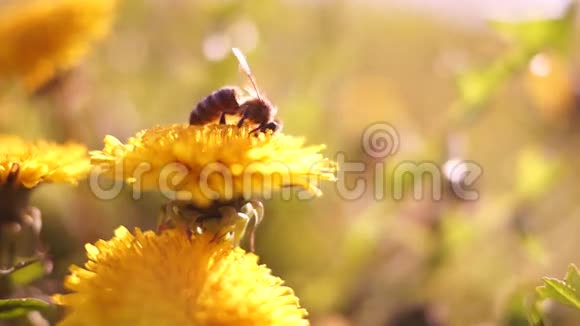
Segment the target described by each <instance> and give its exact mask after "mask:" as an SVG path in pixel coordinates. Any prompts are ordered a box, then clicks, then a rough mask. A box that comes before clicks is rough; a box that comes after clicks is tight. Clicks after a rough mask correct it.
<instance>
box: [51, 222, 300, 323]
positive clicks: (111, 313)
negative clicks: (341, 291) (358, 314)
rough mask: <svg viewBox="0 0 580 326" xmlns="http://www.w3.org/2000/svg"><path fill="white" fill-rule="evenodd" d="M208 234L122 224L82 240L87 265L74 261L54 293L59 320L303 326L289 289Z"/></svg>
mask: <svg viewBox="0 0 580 326" xmlns="http://www.w3.org/2000/svg"><path fill="white" fill-rule="evenodd" d="M211 239H212V238H211V236H207V235H199V236H193V237H191V238H189V237H188V236H187V234H186V232H184V230H182V229H174V230H167V231H165V232H163V233H161V234H156V233H154V232H152V231H146V232H142V231H141V230H139V229H136V230H135V235H133V234H131V233H130V232H129V231H128V230H127V229H126V228H124V227H120V228H118V229H117V230H116V231H115V236H114V237H113V239H111V240H109V241H103V240H100V241H98V242H97V243H95V245H91V244H87V245H86V250H87V256H88V258H89V261H88V262H87V263H86V264H85V267H84V268H81V267H78V266H71V275H69V276H68V277H67V278H66V280H65V286H66V288H67V289H69V290H71V291H72V292H73V293H71V294H65V295H55V296H54V297H53V298H54V300H55V301H56V303H58V304H60V305H63V306H65V308H66V310H67V315H66V317H65V318H64V320H63V321H62V322H61V323H60V325H63V326H65V325H132V326H139V325H156V326H163V325H168V326H174V325H198V326H203V325H216V326H219V325H223V326H226V325H236V326H244V325H248V326H249V325H253V326H260V325H264V326H266V325H268V326H270V325H278V326H284V325H289V326H290V325H292V326H298V325H308V324H309V323H308V321H307V320H306V319H305V316H306V314H307V313H306V310H304V309H302V308H300V306H299V302H298V298H297V297H296V296H295V295H294V292H293V291H292V289H290V288H288V287H285V286H282V283H283V281H282V280H281V279H280V278H278V277H275V276H272V275H271V271H270V270H269V269H268V268H267V267H266V266H264V265H258V263H257V262H258V258H257V257H256V256H255V255H253V254H248V253H245V252H244V251H243V250H242V249H240V248H236V249H233V248H232V246H231V244H230V243H229V242H227V241H221V242H220V241H212V240H211Z"/></svg>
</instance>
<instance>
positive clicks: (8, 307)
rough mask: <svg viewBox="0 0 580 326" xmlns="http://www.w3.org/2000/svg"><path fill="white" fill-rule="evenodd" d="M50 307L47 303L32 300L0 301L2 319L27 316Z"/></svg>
mask: <svg viewBox="0 0 580 326" xmlns="http://www.w3.org/2000/svg"><path fill="white" fill-rule="evenodd" d="M48 307H50V305H49V304H48V303H47V302H44V301H42V300H38V299H32V298H23V299H5V300H0V319H10V318H16V317H21V316H24V315H26V314H27V313H29V312H31V311H36V310H43V309H46V308H48Z"/></svg>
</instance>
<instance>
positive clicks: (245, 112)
mask: <svg viewBox="0 0 580 326" xmlns="http://www.w3.org/2000/svg"><path fill="white" fill-rule="evenodd" d="M247 118H248V110H244V113H243V114H242V117H241V118H240V120H239V121H238V128H241V127H242V126H243V125H244V122H246V119H247Z"/></svg>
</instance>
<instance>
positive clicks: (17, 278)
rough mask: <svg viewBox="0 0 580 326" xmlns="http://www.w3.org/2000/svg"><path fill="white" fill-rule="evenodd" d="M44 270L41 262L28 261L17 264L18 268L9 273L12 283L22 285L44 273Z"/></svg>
mask: <svg viewBox="0 0 580 326" xmlns="http://www.w3.org/2000/svg"><path fill="white" fill-rule="evenodd" d="M45 273H46V272H45V270H44V266H43V264H42V262H40V261H38V260H36V261H29V262H26V263H25V264H23V265H22V266H18V268H17V269H16V270H15V271H14V272H12V273H11V274H10V280H11V282H12V284H15V285H19V286H23V285H27V284H29V283H31V282H34V281H36V280H38V279H40V278H41V277H43V276H44V275H45Z"/></svg>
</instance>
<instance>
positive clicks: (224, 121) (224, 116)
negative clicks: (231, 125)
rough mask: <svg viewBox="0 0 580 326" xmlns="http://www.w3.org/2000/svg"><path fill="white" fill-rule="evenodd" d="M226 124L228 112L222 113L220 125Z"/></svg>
mask: <svg viewBox="0 0 580 326" xmlns="http://www.w3.org/2000/svg"><path fill="white" fill-rule="evenodd" d="M225 124H226V114H225V113H222V115H221V116H220V125H225Z"/></svg>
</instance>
